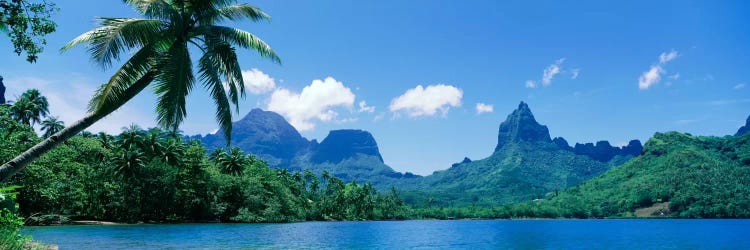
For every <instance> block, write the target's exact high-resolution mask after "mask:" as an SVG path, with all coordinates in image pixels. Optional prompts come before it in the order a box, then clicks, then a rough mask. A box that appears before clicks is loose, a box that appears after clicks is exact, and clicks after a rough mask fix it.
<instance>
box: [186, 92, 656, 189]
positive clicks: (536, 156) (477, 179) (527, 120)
mask: <svg viewBox="0 0 750 250" xmlns="http://www.w3.org/2000/svg"><path fill="white" fill-rule="evenodd" d="M192 138H193V139H199V140H201V141H202V142H203V144H204V145H206V146H207V147H208V148H210V149H216V148H223V147H224V146H226V140H225V139H224V137H223V136H222V133H221V131H220V132H218V133H215V134H209V135H206V136H200V135H197V136H193V137H192ZM232 146H237V147H239V148H241V149H243V150H244V151H245V152H248V153H252V154H255V155H256V156H258V157H259V158H261V159H263V160H265V161H266V162H268V163H269V164H270V165H271V166H273V167H277V168H286V169H289V170H297V171H299V170H311V171H313V172H317V173H320V172H322V171H323V170H326V171H328V172H330V173H331V174H333V175H335V176H337V177H339V178H342V179H344V180H346V181H351V180H357V181H360V182H365V181H368V182H372V183H373V184H375V185H376V186H378V187H380V188H381V189H382V188H389V187H390V186H396V187H398V188H399V189H402V190H406V191H407V194H406V199H407V201H410V202H412V203H420V202H423V201H421V200H420V199H421V198H423V197H439V198H438V199H435V200H436V202H444V203H469V202H471V203H477V202H480V203H488V204H489V203H492V204H496V203H508V202H513V201H518V200H524V199H532V198H537V197H543V196H544V194H546V193H548V192H551V191H554V190H561V189H564V188H566V187H569V186H571V185H575V184H578V183H580V182H582V181H584V180H587V179H590V178H592V177H594V176H597V175H600V174H601V173H603V172H605V171H607V170H608V169H610V168H611V167H612V166H614V165H618V164H620V163H622V162H625V161H626V160H628V159H630V158H632V157H634V156H637V155H638V154H640V151H641V149H642V146H641V143H640V142H639V141H637V140H633V141H631V142H630V143H629V144H628V145H627V146H624V147H614V146H611V145H610V144H609V142H607V141H600V142H597V143H596V144H593V143H586V144H580V143H577V144H575V146H573V147H571V146H570V145H568V142H567V141H566V140H565V139H564V138H562V137H557V138H555V139H550V135H549V130H548V129H547V127H546V126H543V125H540V124H539V123H537V121H536V120H535V118H534V115H533V114H532V112H531V110H530V109H529V107H528V105H527V104H526V103H523V102H522V103H521V104H519V106H518V109H516V110H515V111H513V113H511V114H510V115H509V116H508V118H507V119H506V121H505V122H503V123H502V124H501V125H500V128H499V132H498V144H497V146H496V148H495V152H494V153H493V154H492V155H491V156H490V157H488V158H486V159H483V160H478V161H471V160H470V159H468V158H465V159H464V160H463V161H462V162H460V163H456V164H453V166H452V167H451V168H449V169H447V170H444V171H436V172H435V173H434V174H432V175H430V176H427V177H421V176H417V175H414V174H411V173H408V172H407V173H399V172H396V171H394V170H393V169H392V168H391V167H390V166H388V165H386V164H385V163H384V161H383V156H382V155H381V154H380V150H379V148H378V145H377V142H376V140H375V138H374V137H373V136H372V134H370V133H369V132H367V131H363V130H351V129H347V130H333V131H330V132H329V134H328V136H326V138H325V139H323V141H321V142H318V141H316V140H312V141H310V140H308V139H306V138H304V137H302V136H301V135H300V133H299V132H298V131H297V130H296V129H294V127H292V126H291V125H290V124H289V123H288V122H287V121H286V120H285V119H284V118H283V117H282V116H281V115H279V114H276V113H274V112H270V111H263V110H260V109H253V110H252V111H250V113H248V114H247V115H246V116H245V117H244V118H242V119H241V120H239V121H237V122H235V123H234V124H233V130H232ZM410 190H411V191H410ZM417 190H421V191H417ZM420 192H426V193H428V194H424V195H423V194H420ZM467 193H470V194H471V195H466V194H467ZM416 197H421V198H416Z"/></svg>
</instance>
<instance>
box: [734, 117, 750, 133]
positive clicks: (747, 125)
mask: <svg viewBox="0 0 750 250" xmlns="http://www.w3.org/2000/svg"><path fill="white" fill-rule="evenodd" d="M748 132H750V116H748V117H747V121H745V126H742V127H740V129H739V130H737V133H736V134H734V136H742V135H745V134H747V133H748Z"/></svg>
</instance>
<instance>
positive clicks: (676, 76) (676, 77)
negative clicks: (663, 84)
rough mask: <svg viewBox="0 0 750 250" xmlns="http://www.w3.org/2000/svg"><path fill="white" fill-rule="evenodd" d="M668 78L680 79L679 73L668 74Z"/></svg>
mask: <svg viewBox="0 0 750 250" xmlns="http://www.w3.org/2000/svg"><path fill="white" fill-rule="evenodd" d="M669 79H672V80H677V79H680V73H677V74H674V75H671V76H669Z"/></svg>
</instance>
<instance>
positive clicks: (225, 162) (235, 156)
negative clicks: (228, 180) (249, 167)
mask: <svg viewBox="0 0 750 250" xmlns="http://www.w3.org/2000/svg"><path fill="white" fill-rule="evenodd" d="M215 162H216V164H218V165H219V167H220V168H221V172H222V173H225V174H231V175H241V174H242V170H243V169H244V167H245V165H246V164H249V163H250V158H248V157H247V156H246V155H245V153H244V152H242V150H241V149H240V148H238V147H232V148H230V149H229V153H227V152H226V151H223V150H222V151H221V152H219V153H218V154H217V155H216V157H215Z"/></svg>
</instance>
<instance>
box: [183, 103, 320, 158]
mask: <svg viewBox="0 0 750 250" xmlns="http://www.w3.org/2000/svg"><path fill="white" fill-rule="evenodd" d="M197 138H198V139H200V140H201V141H202V142H203V144H204V145H206V147H207V148H209V149H213V148H223V147H225V146H226V145H227V141H226V139H225V138H224V136H223V132H221V131H219V132H217V133H215V134H209V135H206V136H205V137H200V136H197ZM313 144H314V143H312V142H310V141H308V140H307V139H306V138H304V137H302V135H300V133H299V132H297V130H296V129H295V128H294V127H292V125H291V124H289V123H288V122H287V121H286V120H285V119H284V117H282V116H281V115H279V114H277V113H274V112H270V111H263V110H261V109H253V110H252V111H250V113H248V114H247V115H246V116H245V117H244V118H242V119H241V120H239V121H236V122H234V123H233V124H232V146H236V147H239V148H241V149H242V150H243V151H245V152H247V153H252V154H255V155H256V156H258V157H260V158H261V159H263V160H265V161H267V162H268V163H269V164H270V165H272V166H279V165H288V164H290V163H291V162H292V159H293V158H294V157H295V156H296V155H297V154H298V153H299V152H301V151H305V150H308V149H309V148H310V147H311V146H312V145H313Z"/></svg>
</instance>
